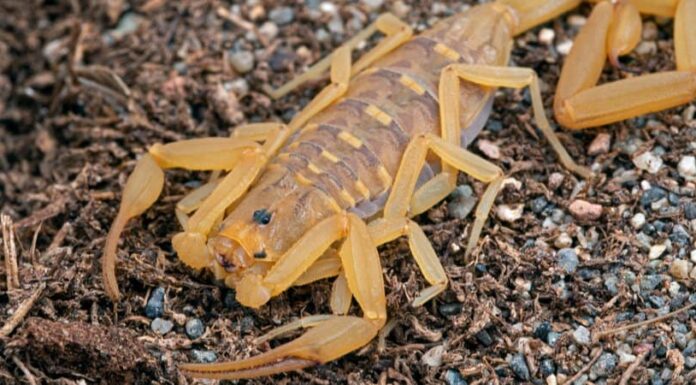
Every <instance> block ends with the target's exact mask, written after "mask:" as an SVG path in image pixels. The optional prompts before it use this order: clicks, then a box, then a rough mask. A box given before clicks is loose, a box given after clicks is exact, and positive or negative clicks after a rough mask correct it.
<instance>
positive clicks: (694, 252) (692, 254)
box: [691, 250, 696, 263]
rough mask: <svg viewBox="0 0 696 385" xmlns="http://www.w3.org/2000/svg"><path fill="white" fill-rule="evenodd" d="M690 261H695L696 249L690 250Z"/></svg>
mask: <svg viewBox="0 0 696 385" xmlns="http://www.w3.org/2000/svg"><path fill="white" fill-rule="evenodd" d="M691 262H693V263H696V250H691Z"/></svg>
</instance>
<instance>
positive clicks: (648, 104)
mask: <svg viewBox="0 0 696 385" xmlns="http://www.w3.org/2000/svg"><path fill="white" fill-rule="evenodd" d="M639 3H640V2H639ZM634 5H635V6H637V9H638V10H642V9H641V6H642V4H638V3H635V2H634V1H631V3H630V4H629V3H626V4H622V5H621V8H619V9H618V10H617V11H614V9H613V7H612V5H611V4H609V3H608V2H601V3H599V4H597V5H596V6H595V8H594V10H593V11H592V14H591V15H590V18H589V19H588V21H587V24H586V25H585V26H584V27H583V29H582V30H581V31H580V34H579V35H578V37H577V38H576V40H575V42H574V44H573V49H572V50H571V52H570V54H569V55H568V58H567V59H566V63H565V64H564V66H563V70H562V72H561V78H560V80H559V82H558V86H557V89H556V96H555V99H554V112H555V115H556V119H557V120H558V122H559V123H560V124H561V125H563V126H565V127H568V128H571V129H583V128H588V127H595V126H600V125H604V124H608V123H613V122H617V121H620V120H624V119H628V118H631V117H634V116H638V115H642V114H646V113H650V112H656V111H660V110H663V109H667V108H671V107H675V106H679V105H681V104H684V103H688V102H689V101H691V100H693V99H694V98H696V37H695V36H696V0H678V2H674V5H675V6H676V10H675V11H674V13H673V14H672V15H670V16H674V17H675V28H674V41H675V55H676V58H677V71H669V72H662V73H656V74H649V75H642V76H637V77H632V78H627V79H623V80H619V81H615V82H612V83H607V84H603V85H599V86H597V85H596V83H597V81H598V80H599V76H600V75H601V72H602V68H603V67H604V58H605V57H606V56H607V47H609V48H608V49H609V52H610V57H611V56H614V55H616V54H622V53H627V52H628V51H629V50H630V48H632V45H635V43H636V42H637V40H638V38H639V35H640V28H638V27H636V24H637V23H636V21H635V18H636V16H635V10H631V7H633V6H634ZM669 6H670V4H667V3H665V4H664V7H665V9H668V7H669ZM627 20H634V21H632V22H631V21H627ZM617 35H618V36H624V37H623V38H620V39H615V38H613V36H617ZM614 60H615V59H614Z"/></svg>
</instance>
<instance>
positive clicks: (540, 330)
mask: <svg viewBox="0 0 696 385" xmlns="http://www.w3.org/2000/svg"><path fill="white" fill-rule="evenodd" d="M552 331H553V328H552V326H551V322H549V321H544V322H542V323H540V324H539V326H537V327H536V329H534V337H536V338H538V339H540V340H542V341H544V342H548V341H549V333H551V332H552Z"/></svg>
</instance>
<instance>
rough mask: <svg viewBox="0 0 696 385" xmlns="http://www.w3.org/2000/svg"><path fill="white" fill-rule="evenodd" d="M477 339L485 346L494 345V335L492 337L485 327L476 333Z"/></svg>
mask: <svg viewBox="0 0 696 385" xmlns="http://www.w3.org/2000/svg"><path fill="white" fill-rule="evenodd" d="M476 339H477V340H478V342H480V343H481V345H483V346H491V345H493V337H491V335H490V333H488V332H487V331H486V330H485V329H484V330H481V331H480V332H478V333H476Z"/></svg>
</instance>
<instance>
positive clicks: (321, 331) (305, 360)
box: [179, 316, 379, 380]
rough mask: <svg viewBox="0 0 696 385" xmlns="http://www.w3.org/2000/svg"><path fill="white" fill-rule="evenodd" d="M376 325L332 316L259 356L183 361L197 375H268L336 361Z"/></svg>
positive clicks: (360, 344)
mask: <svg viewBox="0 0 696 385" xmlns="http://www.w3.org/2000/svg"><path fill="white" fill-rule="evenodd" d="M378 331H379V325H378V324H377V323H375V322H372V321H370V320H368V319H365V318H359V317H352V316H331V317H329V318H328V319H327V320H326V321H324V322H321V323H319V324H318V325H317V326H315V327H312V328H311V329H309V330H308V331H307V332H306V333H305V334H303V335H302V336H300V337H299V338H297V339H295V340H293V341H290V342H288V343H286V344H284V345H281V346H278V347H277V348H275V349H273V350H270V351H268V352H266V353H262V354H259V355H258V356H254V357H250V358H247V359H244V360H239V361H230V362H221V363H215V364H184V365H181V366H179V369H180V370H181V371H182V372H184V373H185V374H187V375H190V376H192V377H198V378H214V379H227V380H229V379H239V378H254V377H261V376H267V375H271V374H276V373H282V372H287V371H291V370H299V369H304V368H307V367H309V366H313V365H317V364H322V363H324V362H328V361H332V360H335V359H337V358H339V357H341V356H344V355H346V354H348V353H350V352H352V351H354V350H356V349H359V348H361V347H363V346H365V345H366V344H368V343H369V342H370V341H371V340H372V339H373V338H374V337H375V336H376V335H377V332H378Z"/></svg>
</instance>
